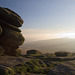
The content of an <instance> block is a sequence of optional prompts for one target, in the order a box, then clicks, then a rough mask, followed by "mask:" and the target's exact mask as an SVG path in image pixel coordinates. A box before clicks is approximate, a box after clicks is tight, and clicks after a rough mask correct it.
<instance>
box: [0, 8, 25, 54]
mask: <svg viewBox="0 0 75 75" xmlns="http://www.w3.org/2000/svg"><path fill="white" fill-rule="evenodd" d="M22 24H23V20H22V19H21V17H20V16H19V15H18V14H16V13H15V12H14V11H12V10H10V9H8V8H3V7H0V46H1V47H3V49H4V53H5V54H7V55H15V50H16V49H17V48H19V46H20V45H22V44H23V42H24V40H25V39H24V37H23V36H22V34H21V30H20V29H19V27H21V26H22Z"/></svg>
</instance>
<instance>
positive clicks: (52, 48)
mask: <svg viewBox="0 0 75 75" xmlns="http://www.w3.org/2000/svg"><path fill="white" fill-rule="evenodd" d="M21 48H22V50H23V53H25V51H26V50H30V49H36V50H39V51H40V52H42V53H53V52H56V51H69V52H75V39H68V38H60V39H48V40H41V41H36V42H31V43H29V44H24V45H22V46H21Z"/></svg>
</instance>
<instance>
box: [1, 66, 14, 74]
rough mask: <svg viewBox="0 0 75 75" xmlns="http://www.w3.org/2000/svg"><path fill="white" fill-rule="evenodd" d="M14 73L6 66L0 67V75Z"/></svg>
mask: <svg viewBox="0 0 75 75" xmlns="http://www.w3.org/2000/svg"><path fill="white" fill-rule="evenodd" d="M14 74H15V73H14V71H13V70H12V69H11V68H9V67H6V66H3V65H0V75H14Z"/></svg>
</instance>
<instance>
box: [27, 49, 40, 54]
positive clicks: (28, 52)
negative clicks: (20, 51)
mask: <svg viewBox="0 0 75 75" xmlns="http://www.w3.org/2000/svg"><path fill="white" fill-rule="evenodd" d="M27 54H41V52H39V51H37V50H28V51H27Z"/></svg>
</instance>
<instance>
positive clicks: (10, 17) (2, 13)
mask: <svg viewBox="0 0 75 75" xmlns="http://www.w3.org/2000/svg"><path fill="white" fill-rule="evenodd" d="M0 19H1V20H3V21H5V22H7V23H9V24H11V25H13V26H16V27H21V26H22V24H23V20H22V19H21V17H20V16H19V15H18V14H17V13H15V12H14V11H12V10H10V9H8V8H3V7H0Z"/></svg>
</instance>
